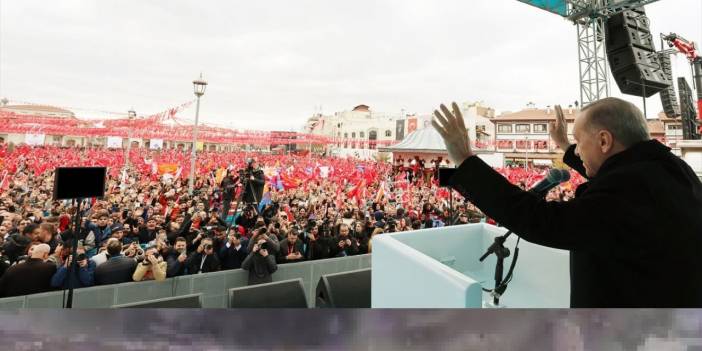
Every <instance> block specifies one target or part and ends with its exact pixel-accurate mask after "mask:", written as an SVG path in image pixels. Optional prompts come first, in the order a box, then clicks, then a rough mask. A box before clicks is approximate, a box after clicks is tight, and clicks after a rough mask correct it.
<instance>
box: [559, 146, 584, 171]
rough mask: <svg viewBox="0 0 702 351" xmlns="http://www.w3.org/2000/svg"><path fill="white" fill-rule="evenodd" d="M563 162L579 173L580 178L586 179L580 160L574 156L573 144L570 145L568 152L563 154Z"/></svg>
mask: <svg viewBox="0 0 702 351" xmlns="http://www.w3.org/2000/svg"><path fill="white" fill-rule="evenodd" d="M563 162H564V163H565V164H567V165H568V166H569V167H570V168H572V169H574V170H575V171H576V172H578V173H580V175H581V176H583V177H585V178H587V175H586V174H585V166H583V161H582V160H581V159H580V157H578V156H576V155H575V144H573V145H571V146H570V147H569V148H568V150H566V152H565V154H564V155H563Z"/></svg>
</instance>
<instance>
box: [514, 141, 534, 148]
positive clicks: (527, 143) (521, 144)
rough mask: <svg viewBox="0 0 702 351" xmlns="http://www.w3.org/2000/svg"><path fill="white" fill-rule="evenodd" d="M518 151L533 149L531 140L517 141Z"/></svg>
mask: <svg viewBox="0 0 702 351" xmlns="http://www.w3.org/2000/svg"><path fill="white" fill-rule="evenodd" d="M517 149H521V150H528V149H531V141H529V140H517Z"/></svg>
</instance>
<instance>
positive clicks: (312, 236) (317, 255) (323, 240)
mask: <svg viewBox="0 0 702 351" xmlns="http://www.w3.org/2000/svg"><path fill="white" fill-rule="evenodd" d="M320 234H321V233H320V232H319V226H317V225H313V226H312V227H311V228H310V229H309V232H308V233H307V236H305V238H304V239H303V240H304V243H305V260H309V261H312V260H320V259H324V258H328V257H329V239H330V238H328V237H324V236H322V235H320Z"/></svg>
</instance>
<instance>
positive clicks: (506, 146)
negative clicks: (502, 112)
mask: <svg viewBox="0 0 702 351" xmlns="http://www.w3.org/2000/svg"><path fill="white" fill-rule="evenodd" d="M510 127H512V126H510ZM497 148H498V149H502V150H512V149H514V142H513V141H512V140H498V141H497Z"/></svg>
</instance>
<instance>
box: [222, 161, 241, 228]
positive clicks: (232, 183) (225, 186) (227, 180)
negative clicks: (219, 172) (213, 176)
mask: <svg viewBox="0 0 702 351" xmlns="http://www.w3.org/2000/svg"><path fill="white" fill-rule="evenodd" d="M238 181H239V179H238V177H234V176H233V175H232V171H231V170H228V171H227V175H226V176H225V177H224V178H223V179H222V182H221V183H220V187H221V188H222V215H221V217H222V218H227V215H228V214H229V208H230V207H231V205H232V200H233V199H234V190H235V188H236V185H237V183H238Z"/></svg>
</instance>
